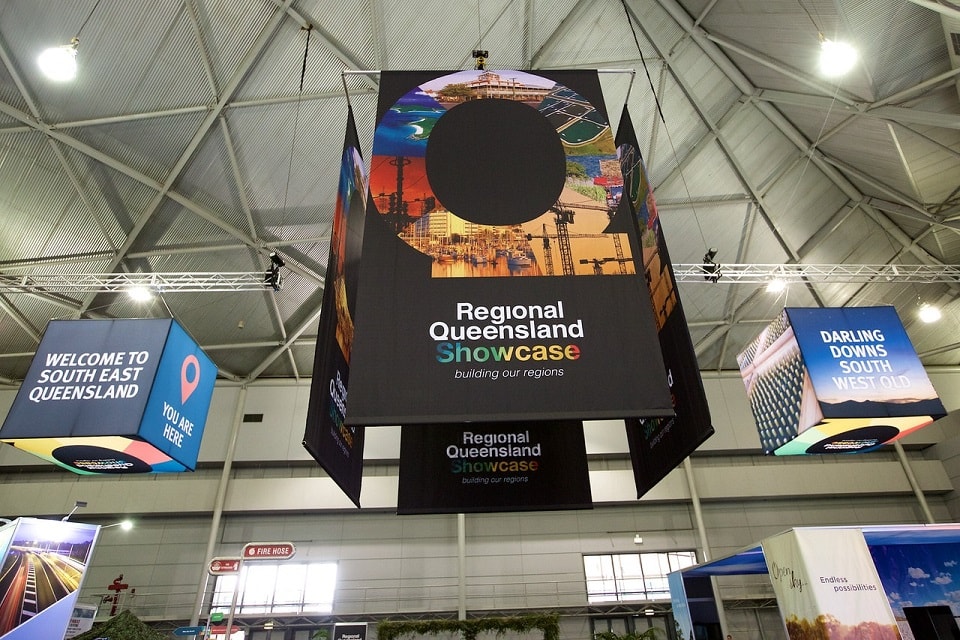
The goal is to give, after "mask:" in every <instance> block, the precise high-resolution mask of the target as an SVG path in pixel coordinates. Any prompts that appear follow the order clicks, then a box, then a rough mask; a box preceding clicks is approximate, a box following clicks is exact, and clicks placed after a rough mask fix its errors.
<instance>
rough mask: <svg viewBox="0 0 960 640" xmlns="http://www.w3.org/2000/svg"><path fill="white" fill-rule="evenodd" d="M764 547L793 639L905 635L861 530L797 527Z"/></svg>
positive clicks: (894, 639)
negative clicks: (888, 601) (898, 624)
mask: <svg viewBox="0 0 960 640" xmlns="http://www.w3.org/2000/svg"><path fill="white" fill-rule="evenodd" d="M761 546H762V548H763V555H764V558H765V559H766V563H767V569H768V571H769V573H770V581H771V582H772V583H773V590H774V592H775V593H776V595H777V603H778V604H779V606H780V615H782V616H783V621H784V624H785V625H786V628H787V635H788V637H789V638H790V640H807V639H808V638H822V639H823V640H852V639H855V638H857V639H859V638H871V639H873V638H875V639H877V640H900V633H899V631H898V628H897V623H896V621H895V620H894V618H893V612H892V611H891V610H890V606H889V605H888V604H887V598H886V595H885V594H884V591H883V587H882V585H881V583H880V578H879V576H878V575H877V570H876V568H875V567H874V565H873V560H872V558H871V557H870V552H869V550H868V549H867V543H866V541H865V540H864V539H863V533H862V532H861V531H860V530H859V529H816V530H802V529H792V530H790V531H787V532H784V533H781V534H778V535H776V536H772V537H770V538H767V539H765V540H763V542H762V543H761Z"/></svg>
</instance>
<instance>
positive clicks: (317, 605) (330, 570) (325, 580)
mask: <svg viewBox="0 0 960 640" xmlns="http://www.w3.org/2000/svg"><path fill="white" fill-rule="evenodd" d="M336 589H337V564H336V563H335V562H320V563H316V564H312V565H310V567H309V569H308V570H307V576H306V585H305V587H304V592H303V603H304V606H303V610H304V611H305V612H310V613H332V612H333V597H334V594H335V593H336Z"/></svg>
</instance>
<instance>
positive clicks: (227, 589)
mask: <svg viewBox="0 0 960 640" xmlns="http://www.w3.org/2000/svg"><path fill="white" fill-rule="evenodd" d="M237 580H238V576H236V575H225V576H219V577H218V578H217V583H216V586H215V587H214V592H213V605H212V607H211V610H212V611H220V612H223V613H224V614H226V613H227V612H228V611H230V603H231V602H232V601H233V592H234V589H235V588H237ZM336 584H337V563H335V562H315V563H311V564H290V563H288V562H284V563H282V564H268V563H261V562H256V563H250V564H247V565H244V567H243V569H241V571H240V575H239V591H238V592H237V606H236V609H235V611H234V613H235V614H236V615H242V614H258V613H332V612H333V594H334V591H335V589H336Z"/></svg>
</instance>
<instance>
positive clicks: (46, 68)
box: [37, 38, 80, 82]
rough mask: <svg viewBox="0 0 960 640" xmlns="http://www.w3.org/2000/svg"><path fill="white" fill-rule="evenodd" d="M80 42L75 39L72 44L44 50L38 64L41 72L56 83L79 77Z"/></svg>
mask: <svg viewBox="0 0 960 640" xmlns="http://www.w3.org/2000/svg"><path fill="white" fill-rule="evenodd" d="M79 43H80V41H79V40H77V39H76V38H74V39H73V40H71V41H70V44H65V45H61V46H59V47H50V48H49V49H44V51H43V53H41V54H40V57H39V58H37V64H38V65H40V71H42V72H43V75H45V76H47V77H48V78H50V79H51V80H53V81H54V82H67V81H69V80H73V79H74V78H76V77H77V45H78V44H79Z"/></svg>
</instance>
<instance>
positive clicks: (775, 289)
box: [767, 278, 787, 293]
mask: <svg viewBox="0 0 960 640" xmlns="http://www.w3.org/2000/svg"><path fill="white" fill-rule="evenodd" d="M786 288H787V281H786V280H784V279H783V278H774V279H773V280H771V281H770V282H768V283H767V293H780V292H781V291H783V290H784V289H786Z"/></svg>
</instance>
